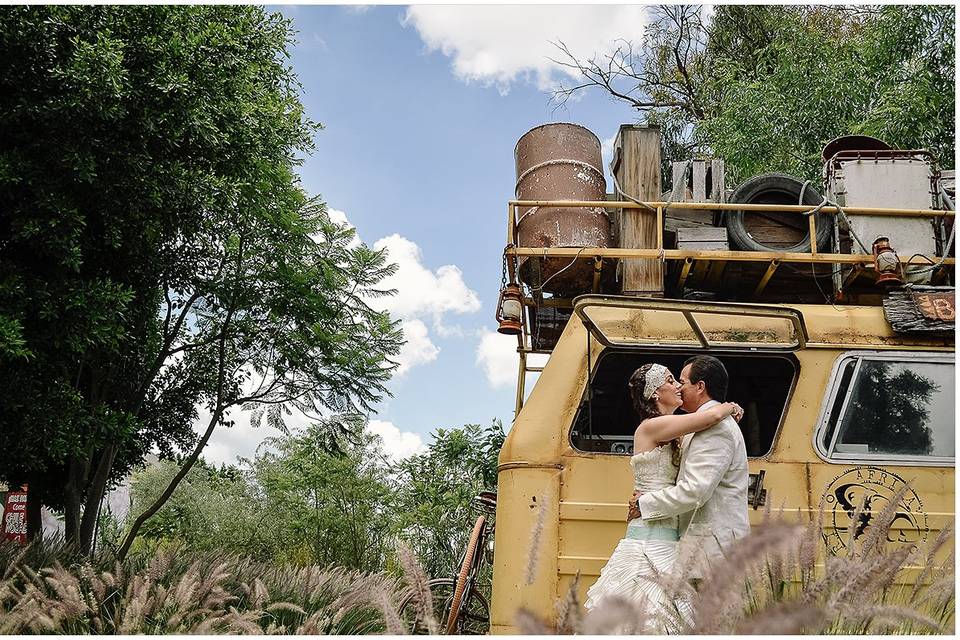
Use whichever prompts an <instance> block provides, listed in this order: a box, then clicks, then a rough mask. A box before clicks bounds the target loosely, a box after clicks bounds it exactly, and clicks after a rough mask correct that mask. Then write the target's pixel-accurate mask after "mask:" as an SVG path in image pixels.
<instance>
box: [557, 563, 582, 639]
mask: <svg viewBox="0 0 960 640" xmlns="http://www.w3.org/2000/svg"><path fill="white" fill-rule="evenodd" d="M579 587H580V572H579V571H577V575H575V576H574V577H573V581H572V582H571V583H570V588H569V589H567V595H566V596H564V597H563V598H561V599H559V600H557V605H556V620H557V634H558V635H563V636H566V635H574V634H576V633H577V632H579V631H580V624H581V618H580V598H579V597H578V596H577V589H578V588H579Z"/></svg>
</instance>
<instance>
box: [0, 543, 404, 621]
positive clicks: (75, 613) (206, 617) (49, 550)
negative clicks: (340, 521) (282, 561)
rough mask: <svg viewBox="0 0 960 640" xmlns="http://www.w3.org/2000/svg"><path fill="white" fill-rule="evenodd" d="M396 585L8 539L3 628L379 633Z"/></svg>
mask: <svg viewBox="0 0 960 640" xmlns="http://www.w3.org/2000/svg"><path fill="white" fill-rule="evenodd" d="M399 589H400V583H399V582H398V580H396V579H394V578H391V577H387V576H382V575H377V574H364V573H359V572H355V571H348V570H344V569H338V568H332V569H331V568H324V567H319V566H305V567H295V566H275V565H272V564H269V563H265V562H259V561H252V560H249V559H243V558H240V557H237V556H233V555H226V554H223V555H221V554H212V553H190V552H188V551H186V550H184V549H182V548H176V547H173V548H168V549H165V550H161V551H159V552H158V553H157V554H156V555H153V556H150V555H147V554H139V555H135V556H133V557H131V558H129V559H128V560H127V561H126V562H123V563H120V562H115V561H112V562H111V561H109V560H107V559H105V558H101V559H99V560H94V561H90V560H86V559H78V558H77V556H76V555H75V554H73V553H72V552H71V550H70V549H68V548H65V547H63V546H62V545H61V546H60V547H57V546H56V545H49V544H47V545H43V544H41V545H36V546H31V547H27V548H25V549H19V548H15V547H13V546H12V545H3V546H0V635H2V634H17V633H45V634H46V633H56V634H61V633H68V634H89V633H95V634H114V633H123V634H130V633H138V634H139V633H145V634H146V633H151V634H153V633H190V634H211V633H268V634H366V633H382V632H384V631H385V630H387V627H388V622H385V618H388V616H386V615H385V613H387V612H389V611H390V610H393V611H395V609H396V601H397V597H398V593H399ZM390 626H392V625H390Z"/></svg>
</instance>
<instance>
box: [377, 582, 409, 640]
mask: <svg viewBox="0 0 960 640" xmlns="http://www.w3.org/2000/svg"><path fill="white" fill-rule="evenodd" d="M373 600H374V601H375V602H376V604H377V605H378V606H379V607H380V611H381V612H382V613H383V622H384V625H385V626H386V628H387V633H388V634H390V635H392V636H402V635H406V634H407V629H406V627H404V626H403V620H401V619H400V613H399V612H398V611H397V607H396V605H394V603H393V602H392V601H391V599H390V594H389V593H387V591H386V590H385V589H378V590H377V591H376V592H374V594H373Z"/></svg>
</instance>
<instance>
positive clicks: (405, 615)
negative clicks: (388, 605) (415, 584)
mask: <svg viewBox="0 0 960 640" xmlns="http://www.w3.org/2000/svg"><path fill="white" fill-rule="evenodd" d="M456 584H457V583H456V581H455V580H454V579H453V578H435V579H434V580H431V581H429V582H428V583H427V587H428V588H429V589H430V597H431V600H432V602H431V607H432V611H431V613H432V615H433V619H434V624H436V625H437V628H436V632H437V633H440V631H441V630H442V629H441V627H440V625H439V624H437V623H436V621H437V620H444V621H446V619H447V612H448V611H449V610H450V603H451V602H452V601H453V592H454V589H455V587H456ZM415 597H416V596H415V594H414V593H413V592H409V593H408V594H407V595H406V596H404V598H403V600H401V601H400V619H401V620H403V622H404V626H406V628H407V630H408V631H409V632H410V635H416V636H422V635H429V634H430V631H431V630H430V626H429V625H428V623H427V620H426V619H425V616H424V615H422V614H421V613H420V610H421V609H422V607H418V606H417V603H416V602H415V601H414V598H415Z"/></svg>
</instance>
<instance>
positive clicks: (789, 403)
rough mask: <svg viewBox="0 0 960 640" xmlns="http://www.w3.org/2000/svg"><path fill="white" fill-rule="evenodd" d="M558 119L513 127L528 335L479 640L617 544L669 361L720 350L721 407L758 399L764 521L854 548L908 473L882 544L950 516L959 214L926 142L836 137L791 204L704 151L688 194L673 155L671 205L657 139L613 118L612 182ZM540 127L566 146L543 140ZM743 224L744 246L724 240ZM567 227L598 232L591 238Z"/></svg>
mask: <svg viewBox="0 0 960 640" xmlns="http://www.w3.org/2000/svg"><path fill="white" fill-rule="evenodd" d="M551 126H553V125H551ZM558 127H559V133H556V134H551V131H550V130H545V128H543V127H540V128H537V129H534V130H533V131H531V132H530V133H529V134H527V136H525V137H524V138H521V142H520V143H519V144H518V147H517V152H516V156H517V174H518V183H517V198H516V199H515V200H511V201H510V203H509V207H508V227H507V229H508V233H507V246H506V248H505V250H504V253H503V265H504V274H503V285H504V286H503V290H502V292H503V293H502V296H501V301H500V303H499V305H498V313H497V319H498V320H499V321H500V330H501V332H503V333H508V334H512V335H516V336H517V341H518V342H517V344H518V354H519V375H518V383H517V401H516V416H515V420H514V422H513V425H512V427H511V428H510V430H509V433H508V435H507V438H506V442H505V444H504V446H503V448H502V450H501V453H500V458H499V477H498V487H497V500H496V531H495V544H494V548H495V549H496V552H495V554H493V583H492V602H491V603H490V607H489V617H490V631H491V632H492V633H498V634H509V633H516V632H517V628H516V626H515V624H516V612H517V610H518V609H519V608H526V609H527V610H529V611H531V612H533V613H535V614H537V615H539V616H542V617H543V618H545V619H549V618H551V616H552V614H553V611H554V606H555V603H556V601H557V599H558V598H560V597H562V596H563V595H564V594H566V592H567V590H568V589H569V586H570V584H571V582H572V580H573V579H574V576H576V575H577V574H579V575H580V581H579V591H580V593H579V596H580V602H583V601H584V596H585V593H586V590H587V589H588V588H589V587H590V586H591V585H592V584H593V582H594V581H595V580H596V577H597V576H599V573H600V569H601V568H602V567H603V566H604V564H605V563H606V561H607V559H608V558H609V556H610V554H611V552H612V550H613V549H614V547H615V546H616V544H617V542H618V540H619V539H620V538H621V537H622V535H623V533H624V531H625V527H626V522H625V517H626V512H627V500H628V498H629V497H630V493H631V490H632V477H631V471H630V468H629V464H628V460H629V456H630V455H631V453H632V436H633V433H634V430H635V428H636V423H635V422H636V417H635V415H634V413H633V411H632V409H631V406H630V402H629V396H628V392H627V386H626V385H627V380H628V379H629V377H630V375H631V374H632V373H633V371H634V370H636V369H637V368H638V367H639V366H641V365H643V364H645V363H648V362H658V363H662V364H664V365H666V366H667V367H669V368H670V369H671V370H672V371H673V372H674V373H679V371H680V369H681V366H682V363H683V361H684V360H685V359H686V358H688V357H690V356H693V355H696V354H699V353H709V354H711V355H714V356H717V357H718V358H720V359H721V360H722V361H723V363H724V364H725V366H726V368H727V370H728V372H729V375H730V387H729V391H728V399H730V400H733V401H736V402H738V403H740V404H741V405H742V406H743V407H744V408H745V409H746V416H745V418H744V419H743V420H742V422H741V423H740V426H741V429H742V432H743V436H744V442H745V444H746V449H747V453H748V457H749V467H750V489H749V495H748V497H747V502H748V504H747V505H746V507H747V508H748V510H749V513H750V517H751V522H752V523H754V524H756V523H757V522H759V520H760V519H761V518H762V517H763V515H764V511H765V510H770V511H771V512H772V514H773V515H774V516H776V515H777V514H779V513H782V514H790V515H791V517H794V518H796V517H801V518H814V517H816V514H817V513H819V512H821V511H822V512H823V516H824V517H823V536H824V540H825V542H826V545H827V548H828V549H829V550H830V551H831V552H835V553H842V552H843V548H844V546H845V545H846V541H847V540H848V532H849V530H850V527H851V526H858V524H862V523H863V522H864V521H865V520H869V518H870V517H872V515H873V514H876V513H879V511H880V510H882V509H883V507H884V506H885V505H886V504H887V503H888V501H889V499H890V498H891V497H893V496H895V495H896V494H897V493H898V491H899V490H900V489H901V487H902V486H903V485H904V484H909V490H908V491H907V492H906V494H905V495H904V497H903V499H902V500H901V501H900V503H899V504H898V506H897V513H896V518H895V520H894V522H893V525H892V528H891V534H890V541H889V542H890V544H899V543H920V544H922V543H923V542H925V541H927V540H933V539H934V538H935V537H936V536H937V534H938V532H939V531H940V530H941V529H942V528H943V527H944V526H945V525H946V524H947V523H950V522H952V521H953V519H954V455H955V417H954V389H955V378H954V376H955V373H954V359H955V356H954V350H955V346H954V345H955V340H954V320H955V311H954V294H953V288H952V286H950V284H951V283H952V282H953V268H954V259H953V258H952V257H951V256H950V255H949V254H950V253H952V244H953V233H952V231H950V233H949V240H948V239H947V237H948V234H947V231H948V229H952V226H953V211H952V201H951V200H950V198H949V197H948V196H947V194H946V193H945V192H943V191H942V190H938V189H939V187H940V174H939V172H938V171H937V170H936V168H935V166H934V165H933V164H932V163H931V161H930V159H929V157H928V154H926V155H924V153H923V152H916V151H909V150H908V151H897V150H890V149H889V148H888V147H886V146H885V145H884V144H883V143H881V142H880V141H876V140H873V139H865V138H864V137H862V136H861V137H857V138H856V139H853V140H839V141H834V142H832V143H831V144H830V145H828V146H827V148H826V149H825V157H824V166H825V174H824V177H825V183H824V191H825V193H826V196H827V197H823V196H820V195H819V194H815V196H814V197H813V198H812V199H810V198H809V194H808V192H807V187H808V185H807V184H804V185H803V187H802V189H800V190H799V196H800V197H799V199H798V198H797V193H796V192H792V193H786V194H784V193H779V192H777V193H774V194H773V195H772V196H770V194H767V195H768V196H770V197H767V198H766V199H764V198H760V199H758V200H757V199H755V200H752V201H751V200H746V201H745V200H744V199H739V200H737V199H736V198H732V200H734V201H732V202H731V201H730V200H731V198H730V194H729V193H726V192H724V190H723V177H722V170H723V165H722V162H721V163H718V162H717V161H716V160H714V161H709V160H708V161H706V162H701V163H700V165H699V169H698V167H697V166H694V167H693V172H692V173H693V174H694V180H693V182H694V184H693V189H692V190H688V192H687V194H686V195H680V196H679V197H678V196H677V194H678V189H677V186H678V185H679V186H680V187H681V189H680V192H682V190H683V189H682V187H683V186H684V185H683V181H684V180H685V178H689V175H690V171H689V168H690V165H689V164H688V165H687V167H686V169H684V168H681V169H680V170H679V171H677V170H676V169H677V167H676V166H675V171H674V190H673V193H672V194H670V197H669V198H667V197H664V196H666V195H667V194H661V191H660V170H659V167H660V165H661V162H660V156H659V153H660V145H659V136H658V133H657V132H656V131H655V130H651V129H649V128H641V127H630V126H624V127H622V128H621V131H620V135H619V136H618V138H617V141H616V144H615V153H614V161H613V164H612V166H611V172H612V173H613V174H614V176H615V187H616V189H615V191H616V193H614V194H613V195H612V196H611V195H605V194H604V193H603V183H602V176H603V172H602V171H601V170H600V169H599V143H598V142H596V143H594V141H593V139H591V138H590V136H591V135H592V134H589V132H585V130H580V129H582V128H579V129H578V128H576V126H575V125H559V126H558ZM588 134H589V135H588ZM551 135H552V137H551ZM647 138H649V140H647ZM544 140H546V141H547V142H546V143H544ZM551 140H554V141H557V140H558V141H560V142H561V143H563V144H564V145H566V146H565V147H564V148H563V149H560V150H555V151H553V152H552V153H546V152H543V147H544V144H547V146H549V143H550V141H551ZM571 140H573V141H574V142H573V143H572V144H571V142H570V141H571ZM645 140H647V141H646V142H645ZM533 143H536V145H534V144H533ZM851 147H853V149H851ZM860 147H863V148H862V149H861V148H860ZM548 151H549V149H548ZM828 151H829V154H828V153H827V152H828ZM870 163H873V164H872V165H871V164H870ZM557 166H561V167H562V171H560V173H559V174H557V173H556V171H557V169H556V167H557ZM901 169H902V170H903V171H901ZM548 170H549V171H554V175H540V172H543V171H548ZM564 171H565V172H566V173H563V172H564ZM698 171H699V173H698ZM578 172H579V173H578ZM871 172H872V173H871ZM877 172H885V173H883V180H882V181H880V182H874V183H873V184H876V185H879V186H877V187H876V188H870V185H871V183H870V180H872V179H873V178H871V176H875V175H879V174H877ZM711 173H712V176H711ZM597 176H600V178H599V180H600V182H598V181H597ZM891 176H892V177H891ZM898 176H904V178H903V182H902V184H899V183H897V180H898V179H899V178H898ZM711 178H712V179H711ZM578 179H579V180H580V182H581V183H582V184H581V183H577V180H578ZM697 180H699V181H700V182H699V184H697V183H696V181H697ZM711 182H712V185H711ZM747 182H749V181H747ZM574 183H576V184H575V185H574V187H570V188H569V189H567V187H568V185H571V184H574ZM745 184H746V183H745ZM766 184H767V185H774V186H773V187H771V189H774V190H776V189H779V188H780V186H779V185H782V184H785V182H784V177H783V176H779V174H778V175H777V176H775V177H774V178H772V179H768V181H767V183H766ZM798 184H799V183H798ZM687 186H689V182H688V183H687ZM751 188H752V189H753V191H754V192H756V190H757V185H756V183H754V184H753V185H752V186H751ZM885 188H886V189H887V191H884V189H885ZM565 189H567V190H566V191H565ZM691 191H692V194H691ZM711 193H712V194H713V195H711ZM585 194H587V195H585ZM589 194H592V195H589ZM904 194H907V195H904ZM941 195H942V197H941ZM604 197H605V199H604ZM805 198H807V199H805ZM681 200H682V204H680V201H681ZM793 203H796V204H793ZM948 204H949V205H950V206H946V205H948ZM678 208H682V211H679V212H678V211H677V209H678ZM571 212H572V213H571ZM725 216H726V217H727V222H726V223H724V217H725ZM733 218H736V220H734V222H737V224H739V225H740V226H739V227H738V231H737V233H739V234H740V235H741V236H744V237H746V236H749V238H748V239H749V240H750V243H751V246H731V245H730V244H729V243H728V238H729V240H730V241H731V242H734V241H736V238H735V237H734V236H735V234H734V232H733V223H732V222H731V220H732V219H733ZM565 220H573V221H574V223H573V227H574V228H573V229H572V230H571V229H569V228H566V229H565V227H564V225H565V223H564V221H565ZM921 220H922V221H925V222H924V223H923V224H918V222H917V221H921ZM678 221H679V222H678ZM724 224H726V227H727V230H728V231H729V236H728V235H727V232H725V231H721V232H720V233H719V234H718V233H717V229H718V228H722V227H723V225H724ZM525 225H526V229H525ZM577 225H580V227H582V226H583V225H589V226H590V233H589V234H586V235H588V236H590V237H599V238H601V240H602V241H600V242H596V243H592V244H591V243H590V242H582V241H578V240H577V238H580V237H581V236H584V234H582V233H581V231H582V228H578V227H577ZM824 225H830V231H829V233H824ZM569 226H570V225H567V227H569ZM818 226H819V227H820V228H819V229H818ZM691 227H696V228H694V229H693V230H692V231H691V230H690V229H691ZM554 229H555V231H554ZM764 234H767V235H764ZM928 236H929V237H928ZM765 238H766V239H765ZM804 238H805V239H804ZM761 242H762V243H765V245H766V246H764V245H763V244H761ZM778 243H779V244H778ZM870 244H872V246H870V247H869V248H868V247H867V246H866V245H870ZM897 250H899V254H898V253H897ZM908 252H909V253H912V254H913V255H909V254H908ZM907 255H909V257H907ZM930 265H932V266H930ZM520 283H523V285H526V290H524V288H523V287H522V286H521V285H520ZM691 284H692V285H693V286H692V288H693V289H701V290H700V291H691ZM551 287H553V288H552V290H551ZM611 291H612V292H613V293H611ZM535 354H542V355H543V356H546V357H547V360H546V363H545V365H544V366H542V367H539V366H533V364H532V358H533V357H535ZM530 374H537V375H539V378H538V379H537V380H536V384H535V386H534V387H533V388H532V390H531V391H530V393H529V396H527V390H526V383H527V377H528V375H530ZM864 501H866V502H865V504H866V508H865V509H864V511H863V514H862V516H861V518H860V519H859V521H858V523H854V522H853V521H852V520H853V516H854V515H855V514H854V511H855V509H856V508H857V505H858V504H861V503H863V502H864Z"/></svg>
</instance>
